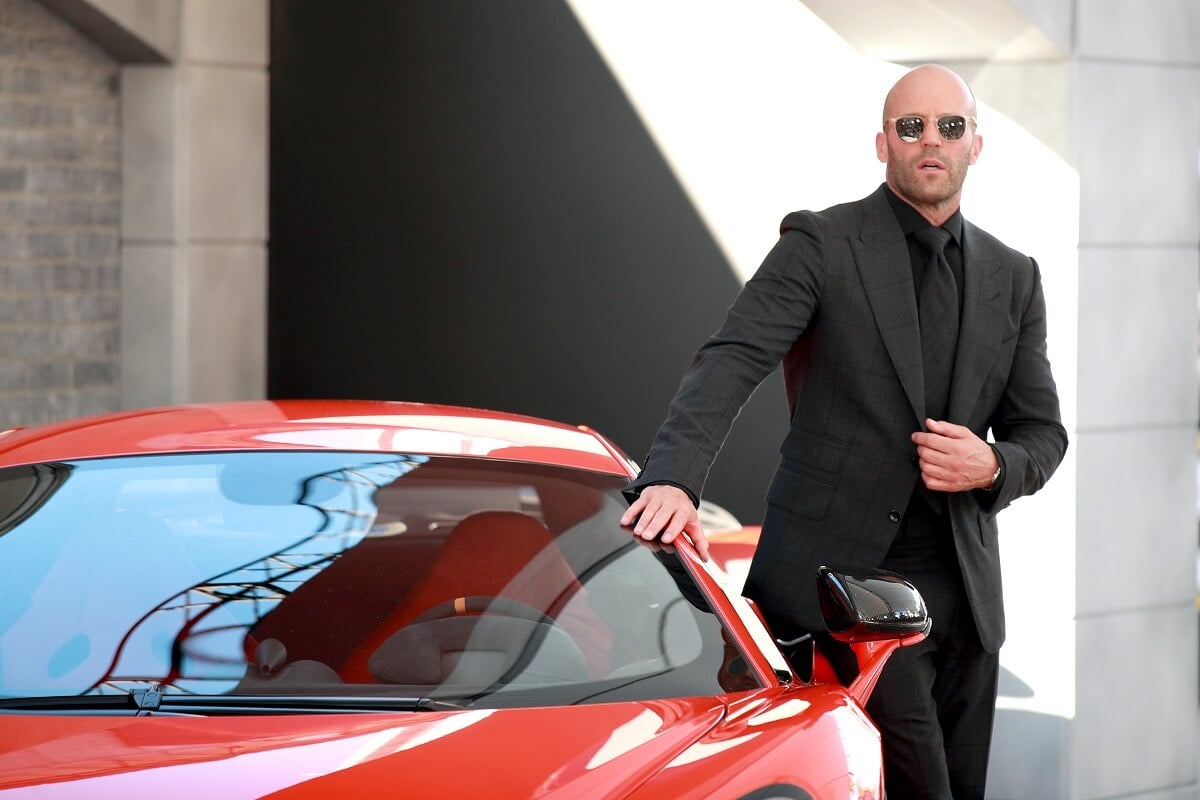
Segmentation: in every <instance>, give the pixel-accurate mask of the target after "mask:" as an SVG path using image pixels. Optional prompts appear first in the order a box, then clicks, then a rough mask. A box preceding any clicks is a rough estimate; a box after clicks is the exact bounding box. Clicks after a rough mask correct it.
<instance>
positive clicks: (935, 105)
mask: <svg viewBox="0 0 1200 800" xmlns="http://www.w3.org/2000/svg"><path fill="white" fill-rule="evenodd" d="M884 114H885V118H886V119H888V120H892V119H895V118H897V117H906V116H914V117H921V118H922V119H923V120H924V121H925V127H924V130H923V131H922V132H921V136H920V138H919V139H918V140H917V141H915V142H905V141H903V140H902V139H900V137H899V136H898V135H897V133H896V125H895V123H894V122H890V121H889V122H887V123H886V125H885V127H884V130H883V131H882V132H881V133H879V134H877V135H876V139H875V147H876V153H877V155H878V157H879V160H880V161H883V162H885V163H886V164H887V182H888V185H889V186H890V187H891V188H892V190H893V191H895V192H896V193H897V194H899V195H900V196H901V197H904V198H905V199H907V200H908V201H909V202H911V203H913V204H914V205H917V206H945V205H950V206H953V207H955V208H956V207H957V206H958V200H959V195H960V194H961V192H962V186H963V181H964V180H965V179H966V177H967V167H969V166H970V165H972V164H974V163H975V161H976V159H978V158H979V151H980V148H981V147H982V146H983V139H982V138H980V137H979V136H978V135H977V134H976V133H975V125H974V123H972V122H970V121H969V120H968V123H967V128H966V132H965V133H964V134H963V136H962V138H961V139H956V140H948V139H945V138H943V137H942V135H941V133H940V132H939V131H938V126H937V120H938V119H939V118H942V117H945V116H947V115H960V116H962V117H971V116H972V115H973V114H974V108H973V104H972V102H971V98H970V96H969V94H968V93H967V92H966V90H965V87H963V86H962V84H961V83H959V82H958V81H957V80H956V79H954V77H953V76H952V75H951V74H948V73H944V72H940V71H935V70H927V71H916V72H913V73H910V74H909V75H907V76H905V78H903V79H901V81H900V82H899V83H898V84H896V87H895V88H894V89H893V90H892V92H891V94H890V95H889V96H888V101H887V104H886V105H885V109H884Z"/></svg>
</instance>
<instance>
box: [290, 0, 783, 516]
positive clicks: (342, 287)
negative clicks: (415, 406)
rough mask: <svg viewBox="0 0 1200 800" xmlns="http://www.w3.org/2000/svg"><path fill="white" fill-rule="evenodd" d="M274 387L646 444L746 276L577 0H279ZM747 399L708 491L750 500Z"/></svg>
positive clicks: (766, 413)
mask: <svg viewBox="0 0 1200 800" xmlns="http://www.w3.org/2000/svg"><path fill="white" fill-rule="evenodd" d="M271 20H272V54H271V58H272V69H271V98H270V100H271V109H272V119H271V208H270V215H271V232H270V236H271V255H270V259H271V263H270V298H269V300H270V312H269V340H268V341H269V355H268V362H269V363H268V371H269V378H268V391H269V394H270V395H271V396H273V397H281V398H282V397H329V396H338V397H367V398H383V399H394V400H421V401H431V402H449V403H460V404H466V405H472V406H484V407H491V408H497V409H502V410H508V411H516V412H520V413H528V414H535V415H539V416H546V417H550V418H554V419H560V420H563V421H566V422H572V423H576V422H578V423H586V424H589V425H592V426H594V427H595V428H597V429H598V430H601V431H603V432H604V433H605V434H607V435H608V436H610V437H611V438H612V439H614V440H615V441H616V442H617V443H618V444H619V445H620V446H622V447H623V448H625V449H626V450H627V451H628V452H629V454H630V455H631V456H632V457H633V458H634V459H635V460H640V459H641V458H642V457H643V456H644V454H645V451H646V450H647V448H648V447H649V444H650V441H651V438H652V437H653V434H654V431H655V429H656V428H657V426H658V424H659V423H660V422H661V420H662V418H663V416H664V415H665V412H666V406H667V403H668V401H669V400H670V397H671V396H672V394H673V393H674V391H675V388H676V386H677V385H678V381H679V377H680V375H681V373H682V371H683V370H684V368H685V367H686V366H687V363H688V361H689V360H690V358H691V356H692V354H693V353H694V351H695V349H696V348H697V347H698V346H699V345H700V343H701V342H702V341H703V340H704V339H705V338H706V337H707V336H708V335H709V334H710V333H712V332H713V331H714V330H715V329H716V328H717V327H718V326H719V324H720V322H721V319H722V317H723V315H724V311H725V309H726V308H727V306H728V305H729V303H730V302H731V301H732V300H733V297H734V296H735V294H736V293H737V291H738V289H739V288H740V281H739V280H738V279H737V277H736V276H735V274H734V272H733V270H732V268H731V266H730V265H729V263H728V262H727V261H726V259H725V258H724V256H723V255H722V253H721V251H720V249H719V248H718V247H717V245H716V243H715V242H714V240H713V238H712V236H711V234H710V233H709V231H708V230H707V229H706V228H705V227H704V225H703V224H702V222H701V220H700V217H699V215H698V214H697V212H696V210H695V209H694V208H693V207H692V205H691V204H690V202H689V200H688V199H687V197H686V195H685V193H684V192H683V191H682V189H681V187H680V186H679V185H678V183H677V181H676V179H675V177H674V176H673V174H672V173H671V171H670V169H669V167H668V165H667V164H666V163H665V162H664V160H663V158H662V156H661V154H660V153H659V152H658V150H657V149H656V147H655V145H654V143H653V142H652V140H651V138H650V136H649V135H648V133H647V131H646V130H645V129H644V127H643V125H642V123H641V122H640V121H639V119H638V117H637V114H636V113H635V112H634V110H633V108H632V107H631V106H630V104H629V102H628V101H627V99H626V98H625V96H624V94H623V93H622V91H621V90H620V88H619V86H618V85H617V83H616V81H615V79H614V78H613V76H612V75H611V74H610V72H609V70H608V68H607V67H606V65H605V64H604V62H603V60H602V58H601V57H600V56H599V55H598V54H597V53H596V51H595V49H594V47H593V45H592V43H591V42H590V40H589V39H588V37H587V36H586V35H585V34H584V32H583V31H582V30H581V28H580V27H579V24H578V22H577V20H576V19H575V17H574V16H573V15H572V14H571V12H570V11H569V9H568V8H566V6H565V5H564V4H558V3H536V4H533V3H522V4H500V3H493V2H488V0H451V1H448V2H440V3H394V2H391V0H362V2H358V3H354V4H352V5H350V6H345V5H340V4H331V3H327V2H324V0H275V2H273V3H272V8H271ZM786 429H787V406H786V401H785V399H784V394H783V390H782V381H781V380H780V379H779V378H778V376H772V378H771V379H770V380H769V381H768V385H766V386H764V387H762V389H761V390H760V391H759V392H758V393H757V394H756V396H755V397H754V398H753V399H752V400H751V402H750V403H749V405H748V406H747V408H746V409H745V410H744V411H743V413H742V415H741V417H740V418H739V420H738V422H737V424H736V425H735V428H734V433H733V435H732V436H731V438H730V440H729V442H728V444H727V447H726V449H725V451H724V452H723V454H722V457H721V459H720V460H719V461H718V463H717V465H716V467H715V468H714V471H713V474H712V477H711V479H710V482H709V485H708V489H707V491H706V496H707V497H710V498H712V499H714V500H716V501H717V502H719V503H721V504H722V505H724V506H725V507H727V508H729V509H730V510H731V511H733V512H734V513H735V514H737V515H738V516H739V517H740V518H742V519H743V520H745V521H747V522H753V521H756V520H760V519H761V516H762V496H763V494H764V493H765V491H766V487H767V485H768V483H769V481H770V476H771V474H772V472H773V470H774V467H775V464H776V462H777V447H778V443H779V442H780V441H781V440H782V437H783V434H784V433H785V432H786Z"/></svg>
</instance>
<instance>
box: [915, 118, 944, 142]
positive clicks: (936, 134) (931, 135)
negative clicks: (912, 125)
mask: <svg viewBox="0 0 1200 800" xmlns="http://www.w3.org/2000/svg"><path fill="white" fill-rule="evenodd" d="M920 141H921V144H923V145H925V146H927V147H928V146H933V147H941V146H942V133H941V131H939V130H938V126H937V120H929V121H928V122H926V123H925V127H924V128H922V129H921V139H920Z"/></svg>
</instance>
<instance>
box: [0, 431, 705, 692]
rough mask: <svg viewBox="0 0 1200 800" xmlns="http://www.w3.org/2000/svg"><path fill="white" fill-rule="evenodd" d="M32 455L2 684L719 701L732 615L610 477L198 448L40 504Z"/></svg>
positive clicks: (13, 511)
mask: <svg viewBox="0 0 1200 800" xmlns="http://www.w3.org/2000/svg"><path fill="white" fill-rule="evenodd" d="M23 469H25V472H24V473H17V472H15V471H12V470H8V471H3V472H0V489H2V488H3V487H4V486H5V485H9V486H15V487H18V489H19V490H17V491H11V492H8V493H5V492H3V491H0V504H3V503H7V504H8V505H9V506H11V507H9V508H4V507H0V518H7V519H11V520H13V522H12V524H11V525H10V526H9V530H8V532H7V533H5V534H4V535H2V536H0V593H2V595H0V596H2V597H3V600H2V601H0V696H43V695H71V694H85V693H112V692H127V691H129V690H131V689H136V688H139V687H146V686H147V685H159V684H161V685H164V686H165V687H166V689H167V691H168V692H187V693H197V694H208V695H215V694H224V693H231V692H232V693H245V694H259V695H261V694H275V693H283V694H321V693H325V694H334V695H345V694H355V695H378V694H388V693H393V692H394V693H396V694H397V695H400V694H403V695H405V696H410V695H414V692H415V693H416V695H417V696H435V697H436V696H439V695H440V696H444V697H446V698H449V699H453V700H454V701H456V702H458V701H466V702H476V701H480V700H481V698H487V697H499V696H501V695H504V694H506V693H507V694H510V695H513V696H514V697H515V696H518V695H520V696H522V697H525V696H526V695H529V694H530V693H531V692H532V693H533V695H531V696H529V697H526V699H525V700H522V701H518V700H513V702H529V703H531V704H546V703H558V702H586V701H589V700H610V699H619V698H621V697H638V698H641V697H647V698H649V697H658V696H677V695H680V694H689V693H710V692H712V691H719V688H718V687H716V686H715V680H716V673H717V670H718V668H719V666H720V660H721V650H722V643H721V636H720V631H719V626H718V623H717V622H716V620H715V618H714V617H712V616H711V615H710V614H706V613H703V612H704V609H703V608H702V607H700V608H698V607H697V606H696V604H695V603H694V602H688V601H687V600H685V599H684V593H682V592H681V587H682V589H683V590H684V592H688V593H690V594H695V593H697V590H696V588H695V586H694V585H691V584H690V579H688V578H687V577H686V572H685V571H679V570H678V569H675V570H671V569H668V568H667V567H670V566H671V564H667V565H666V566H664V564H663V563H660V561H659V560H658V559H656V558H654V557H653V556H652V555H651V554H650V553H649V552H648V551H646V550H645V549H644V548H640V547H637V546H636V545H634V544H633V543H632V542H631V538H630V537H629V535H628V534H627V533H626V532H624V531H622V530H621V529H620V528H619V526H618V524H617V520H618V519H619V516H620V513H621V510H622V508H623V503H622V502H621V499H620V495H619V489H620V485H621V481H620V480H619V479H618V478H615V477H613V476H605V475H597V474H592V473H585V472H576V471H571V470H564V469H558V468H549V467H541V466H538V465H530V464H510V463H503V462H492V461H484V460H478V459H465V458H430V457H427V456H421V455H396V454H391V455H378V454H373V455H363V454H352V453H330V452H323V451H304V452H287V453H231V454H189V455H178V456H151V457H136V458H121V459H108V460H94V461H81V462H75V463H72V464H70V465H57V466H54V467H49V466H46V467H44V468H43V470H42V474H43V475H50V474H53V475H56V476H65V477H59V478H58V479H57V480H56V481H55V482H52V483H51V484H45V485H49V486H51V489H50V490H47V491H44V492H42V495H41V496H39V497H38V502H37V503H35V504H31V503H30V502H29V499H28V498H29V496H30V492H29V491H26V490H25V489H27V487H28V486H29V485H30V482H29V480H28V469H29V468H23ZM6 473H7V474H6ZM6 479H7V480H8V483H7V484H6V483H5V480H6ZM22 481H23V482H22ZM21 487H25V488H21ZM18 506H20V510H19V513H18V510H17V507H18ZM674 567H676V568H677V567H678V564H677V563H675V564H674ZM673 572H674V574H673ZM681 574H682V575H683V577H682V578H681ZM698 665H699V666H698ZM692 673H694V675H693V674H692ZM689 676H690V677H689Z"/></svg>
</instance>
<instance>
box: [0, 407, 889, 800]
mask: <svg viewBox="0 0 1200 800" xmlns="http://www.w3.org/2000/svg"><path fill="white" fill-rule="evenodd" d="M321 448H332V449H338V450H356V451H357V450H363V451H379V452H390V451H401V452H403V451H411V452H426V453H441V454H465V455H473V456H479V457H486V458H500V459H508V460H516V461H529V462H537V463H550V464H556V465H561V466H566V467H573V468H579V469H585V470H591V471H599V472H606V473H611V474H615V475H633V474H635V471H636V467H635V466H634V465H633V464H632V462H631V461H630V460H629V459H628V458H627V457H625V456H624V455H623V454H622V453H621V452H620V451H619V450H618V449H617V448H615V447H614V446H613V445H612V444H611V443H610V442H608V441H607V440H606V439H604V438H603V437H601V436H599V435H598V434H596V433H594V432H592V431H591V430H589V429H587V428H584V427H571V426H568V425H560V424H557V423H551V422H546V421H542V420H536V419H532V418H529V417H523V416H518V415H512V414H502V413H495V412H487V411H481V410H476V409H463V408H457V407H448V406H433V405H425V404H414V403H385V402H359V401H280V402H248V403H226V404H214V405H203V406H188V407H181V408H173V409H153V410H147V411H138V412H126V413H118V414H110V415H106V416H102V417H95V418H90V419H85V420H75V421H70V422H63V423H58V424H54V425H48V426H42V427H39V428H35V429H27V430H26V429H14V430H11V431H6V432H3V433H0V467H7V466H17V465H24V464H32V463H38V462H44V461H61V460H67V459H87V458H99V457H104V456H117V455H138V454H150V453H180V452H194V451H208V450H296V449H321ZM756 534H757V531H756V530H754V529H748V530H747V531H744V532H736V533H731V534H727V535H724V536H718V537H714V548H713V553H714V562H715V563H716V564H717V565H718V566H720V565H722V564H724V563H728V561H729V560H730V559H734V558H748V557H749V554H751V553H752V552H753V547H754V544H755V542H756V539H757V536H756ZM680 549H681V550H682V551H683V554H684V561H685V563H687V564H688V565H689V569H691V570H692V571H694V572H696V573H697V574H698V575H699V578H698V580H700V581H702V582H705V583H706V585H709V586H715V581H714V580H713V577H712V575H711V573H709V572H708V569H709V567H708V566H706V565H702V564H701V562H700V561H699V558H698V556H696V554H695V552H694V551H693V550H692V548H691V547H690V546H688V545H687V544H686V543H683V544H681V546H680ZM711 599H712V600H714V602H713V606H714V607H713V609H712V610H713V611H714V613H716V615H717V616H718V617H719V618H720V619H721V620H722V622H723V623H724V625H725V628H726V631H727V641H728V643H729V644H730V645H732V647H731V648H730V652H731V653H733V652H739V653H740V654H742V655H743V656H744V658H745V661H746V667H748V669H749V672H750V673H751V674H752V675H753V676H754V678H756V681H757V685H765V686H766V687H767V688H754V689H749V690H745V691H731V692H728V693H727V694H724V695H718V696H715V697H696V698H685V699H670V700H653V701H641V702H628V703H612V704H605V705H583V706H565V707H548V708H528V709H500V710H471V709H468V710H463V711H450V712H442V711H438V712H413V713H392V712H387V713H363V714H341V713H337V714H292V715H279V716H253V715H249V716H174V715H171V714H166V713H158V712H151V713H149V714H144V715H140V716H134V717H131V716H104V715H85V714H79V715H41V714H12V713H9V714H0V797H3V798H7V797H55V798H89V800H90V799H91V798H106V797H113V798H117V797H120V798H136V797H168V798H171V800H185V798H191V797H197V798H198V797H205V798H211V797H220V798H238V797H278V798H307V797H313V798H317V797H320V798H330V797H360V796H361V797H368V796H387V797H464V798H479V797H487V798H532V797H549V798H602V799H607V798H613V799H614V800H615V798H637V799H639V800H650V799H652V798H672V799H673V800H686V799H688V798H696V799H697V800H699V798H718V797H719V798H739V797H742V796H745V795H748V794H750V793H752V792H755V791H758V790H761V789H762V788H763V787H765V786H772V785H787V786H789V787H798V788H801V789H803V790H804V792H806V793H807V794H808V795H809V796H811V797H813V798H828V800H834V799H835V798H838V799H843V798H850V797H854V798H862V799H863V800H868V799H870V798H879V797H881V796H882V792H881V776H880V769H881V768H880V755H879V737H878V733H877V732H876V730H875V728H874V727H873V726H872V725H871V723H870V721H869V720H868V718H867V717H866V715H865V714H864V713H863V712H862V710H861V708H860V701H861V700H862V699H864V697H863V696H862V695H861V692H857V693H856V692H852V691H847V689H846V688H844V687H842V686H840V685H838V684H836V683H835V682H821V681H819V680H818V681H814V682H813V683H803V682H801V681H799V680H796V679H792V680H791V681H790V682H789V683H780V680H779V677H778V676H777V674H776V670H775V669H774V668H773V667H772V662H771V660H770V659H768V657H767V656H766V655H765V653H766V651H767V649H769V648H771V647H773V645H772V644H771V643H770V641H769V640H767V641H764V639H763V635H762V634H763V630H762V628H761V626H760V625H758V624H757V623H758V618H757V616H756V613H755V611H754V609H753V607H752V606H751V605H750V604H748V603H743V602H739V601H737V600H736V598H731V597H729V596H727V595H726V594H724V593H722V592H720V591H719V590H716V589H714V590H713V592H712V597H711ZM889 644H892V643H889ZM893 646H894V645H893ZM774 658H775V659H776V663H778V658H779V656H778V653H777V652H776V654H775V655H774ZM880 663H882V662H880ZM750 683H751V684H752V685H754V684H755V683H756V682H755V681H751V682H750ZM868 688H869V687H868ZM856 695H858V696H857V697H856ZM793 791H794V790H793ZM781 796H789V797H793V796H794V797H801V796H803V795H801V794H786V795H781Z"/></svg>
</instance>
